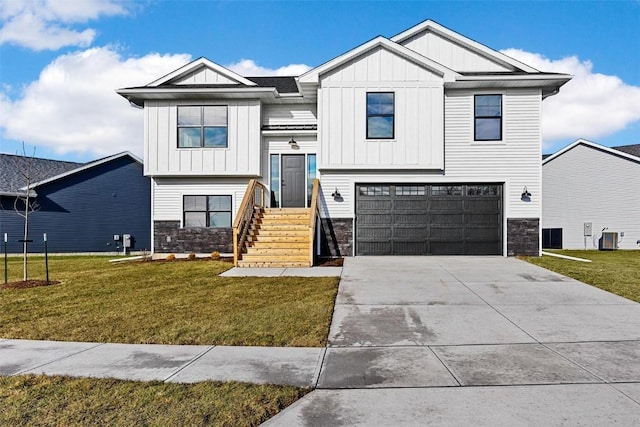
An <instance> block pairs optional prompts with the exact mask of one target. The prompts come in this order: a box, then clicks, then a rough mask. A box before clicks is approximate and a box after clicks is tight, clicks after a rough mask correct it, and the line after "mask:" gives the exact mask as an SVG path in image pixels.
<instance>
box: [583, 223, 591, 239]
mask: <svg viewBox="0 0 640 427" xmlns="http://www.w3.org/2000/svg"><path fill="white" fill-rule="evenodd" d="M590 236H593V223H592V222H585V223H584V237H590Z"/></svg>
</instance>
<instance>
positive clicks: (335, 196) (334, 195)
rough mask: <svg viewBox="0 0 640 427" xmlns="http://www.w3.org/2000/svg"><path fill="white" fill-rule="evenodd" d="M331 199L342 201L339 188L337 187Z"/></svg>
mask: <svg viewBox="0 0 640 427" xmlns="http://www.w3.org/2000/svg"><path fill="white" fill-rule="evenodd" d="M331 197H333V198H334V199H340V198H342V195H341V194H340V191H338V187H336V191H334V192H333V193H331Z"/></svg>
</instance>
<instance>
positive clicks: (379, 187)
mask: <svg viewBox="0 0 640 427" xmlns="http://www.w3.org/2000/svg"><path fill="white" fill-rule="evenodd" d="M356 190H357V193H356V216H357V217H356V255H500V254H502V185H501V184H449V185H447V184H443V185H428V184H407V185H398V184H372V185H358V186H357V188H356Z"/></svg>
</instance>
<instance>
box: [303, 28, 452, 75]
mask: <svg viewBox="0 0 640 427" xmlns="http://www.w3.org/2000/svg"><path fill="white" fill-rule="evenodd" d="M379 47H382V48H384V49H387V50H389V51H390V52H393V53H395V54H397V55H399V56H402V57H403V58H405V59H407V60H409V61H411V62H413V63H415V64H417V65H419V66H422V67H424V68H426V69H428V70H430V71H432V72H434V73H435V74H438V75H440V76H442V77H443V78H444V80H445V81H453V80H455V77H456V76H459V75H460V74H459V73H457V72H456V71H454V70H452V69H450V68H447V67H445V66H444V65H442V64H440V63H437V62H435V61H433V60H431V59H429V58H427V57H424V56H422V55H420V54H419V53H417V52H415V51H413V50H411V49H409V48H406V47H404V46H402V45H400V44H397V43H394V42H392V41H391V40H389V39H387V38H385V37H382V36H378V37H376V38H374V39H371V40H369V41H368V42H366V43H364V44H361V45H360V46H358V47H356V48H355V49H351V50H350V51H348V52H346V53H343V54H342V55H340V56H338V57H336V58H333V59H332V60H330V61H328V62H325V63H324V64H322V65H320V66H318V67H316V68H313V69H311V70H309V71H307V72H306V73H304V74H303V75H301V76H300V77H298V82H299V83H301V84H305V83H316V84H317V83H318V81H319V77H320V75H321V74H325V73H327V72H329V71H331V70H333V69H335V68H337V67H340V66H341V65H343V64H345V63H347V62H349V61H351V60H352V59H355V58H357V57H358V56H361V55H363V54H365V53H367V52H369V51H371V50H374V49H377V48H379Z"/></svg>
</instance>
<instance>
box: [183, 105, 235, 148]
mask: <svg viewBox="0 0 640 427" xmlns="http://www.w3.org/2000/svg"><path fill="white" fill-rule="evenodd" d="M178 147H180V148H200V147H212V148H226V147H227V107H226V106H225V105H207V106H179V107H178Z"/></svg>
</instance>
